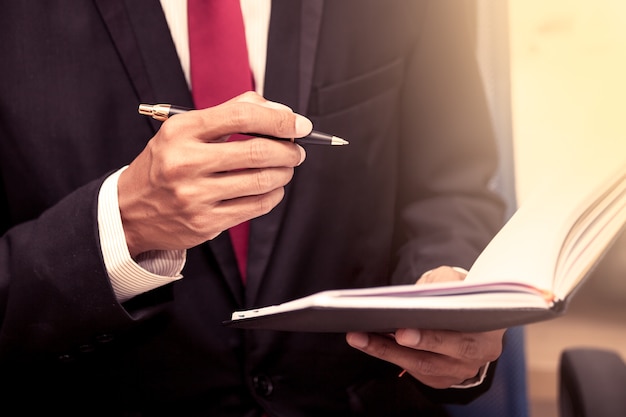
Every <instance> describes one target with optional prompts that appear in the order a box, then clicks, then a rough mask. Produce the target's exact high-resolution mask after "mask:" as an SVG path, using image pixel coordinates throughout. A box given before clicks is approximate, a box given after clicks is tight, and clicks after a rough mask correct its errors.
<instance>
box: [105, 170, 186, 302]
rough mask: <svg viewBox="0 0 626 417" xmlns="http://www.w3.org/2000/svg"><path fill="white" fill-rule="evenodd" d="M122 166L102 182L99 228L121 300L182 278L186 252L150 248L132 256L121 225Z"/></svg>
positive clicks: (117, 295)
mask: <svg viewBox="0 0 626 417" xmlns="http://www.w3.org/2000/svg"><path fill="white" fill-rule="evenodd" d="M126 168H127V167H123V168H121V169H120V170H118V171H117V172H115V173H113V174H111V175H110V176H109V177H108V178H107V179H106V180H105V181H104V183H103V184H102V187H101V188H100V193H99V195H98V231H99V234H100V246H101V248H102V256H103V258H104V264H105V267H106V270H107V273H108V275H109V279H110V281H111V286H112V288H113V291H114V292H115V295H116V297H117V299H118V300H119V301H120V302H124V301H127V300H129V299H131V298H132V297H134V296H136V295H139V294H142V293H144V292H147V291H150V290H152V289H155V288H157V287H160V286H163V285H165V284H168V283H170V282H173V281H176V280H178V279H181V278H182V274H181V271H182V269H183V266H184V265H185V261H186V256H187V252H186V251H185V250H174V251H161V250H155V251H149V252H145V253H142V254H140V255H139V256H137V259H136V260H135V259H133V258H132V257H131V256H130V252H129V251H128V245H127V244H126V236H125V235H124V228H123V226H122V218H121V215H120V210H119V205H118V199H117V181H118V179H119V176H120V174H121V173H122V172H123V171H124V170H125V169H126Z"/></svg>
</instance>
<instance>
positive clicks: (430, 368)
mask: <svg viewBox="0 0 626 417" xmlns="http://www.w3.org/2000/svg"><path fill="white" fill-rule="evenodd" d="M414 366H415V369H416V370H417V372H419V373H420V374H422V375H428V376H434V375H437V373H438V372H437V366H436V365H435V363H434V361H433V359H432V358H428V357H422V358H419V359H417V360H416V361H415V364H414Z"/></svg>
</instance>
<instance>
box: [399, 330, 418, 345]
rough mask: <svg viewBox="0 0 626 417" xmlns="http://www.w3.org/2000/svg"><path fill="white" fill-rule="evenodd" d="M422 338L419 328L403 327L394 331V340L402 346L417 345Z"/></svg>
mask: <svg viewBox="0 0 626 417" xmlns="http://www.w3.org/2000/svg"><path fill="white" fill-rule="evenodd" d="M421 339H422V334H421V333H420V331H419V330H415V329H403V330H402V331H398V332H396V341H397V342H398V343H399V344H401V345H403V346H417V345H418V344H419V342H420V340H421Z"/></svg>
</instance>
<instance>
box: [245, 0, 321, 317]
mask: <svg viewBox="0 0 626 417" xmlns="http://www.w3.org/2000/svg"><path fill="white" fill-rule="evenodd" d="M322 6H323V0H273V1H272V13H271V21H270V30H269V36H268V51H267V65H266V73H265V97H266V98H268V99H270V100H274V101H278V102H280V103H284V104H287V105H288V106H290V107H291V108H293V109H294V110H295V111H297V112H299V113H306V110H307V109H306V107H307V103H308V101H309V96H310V90H311V83H312V80H313V65H314V63H315V55H316V54H315V52H316V49H317V40H318V36H319V28H320V23H321V17H322ZM294 16H300V18H299V19H294ZM289 188H290V186H289V185H288V186H287V189H286V195H285V198H284V199H283V201H282V202H281V203H280V204H279V205H278V206H277V207H276V208H274V210H272V211H271V212H270V213H268V214H266V215H265V216H262V217H259V218H256V219H253V220H252V221H251V222H250V249H249V253H248V280H247V287H246V303H247V304H248V305H254V304H255V303H254V300H255V299H256V297H257V295H258V291H259V288H260V285H261V281H262V279H263V276H264V274H265V271H266V270H267V266H268V263H269V260H270V258H271V256H272V253H273V251H274V247H275V245H276V240H277V238H278V234H279V231H280V226H281V224H282V221H283V218H284V216H285V213H286V211H287V209H288V206H289V196H290V193H289Z"/></svg>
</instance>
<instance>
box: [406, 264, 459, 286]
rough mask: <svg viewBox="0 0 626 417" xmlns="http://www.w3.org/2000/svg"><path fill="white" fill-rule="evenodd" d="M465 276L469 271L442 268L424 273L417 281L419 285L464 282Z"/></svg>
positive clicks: (447, 267)
mask: <svg viewBox="0 0 626 417" xmlns="http://www.w3.org/2000/svg"><path fill="white" fill-rule="evenodd" d="M465 275H467V271H465V270H463V269H461V268H456V267H450V266H440V267H438V268H435V269H431V270H430V271H426V272H424V273H423V274H422V276H421V277H420V279H419V280H418V281H417V284H425V283H429V282H444V281H463V280H464V279H465Z"/></svg>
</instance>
